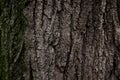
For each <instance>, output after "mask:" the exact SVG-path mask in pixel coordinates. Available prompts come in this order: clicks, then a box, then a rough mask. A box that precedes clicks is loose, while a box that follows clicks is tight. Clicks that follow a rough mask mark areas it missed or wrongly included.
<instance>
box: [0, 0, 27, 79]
mask: <svg viewBox="0 0 120 80" xmlns="http://www.w3.org/2000/svg"><path fill="white" fill-rule="evenodd" d="M25 3H27V1H26V0H0V80H21V78H22V76H23V73H24V69H25V65H24V58H25V54H26V46H25V43H24V35H25V31H26V28H27V19H26V17H25V16H24V14H23V10H24V8H25V7H26V6H25Z"/></svg>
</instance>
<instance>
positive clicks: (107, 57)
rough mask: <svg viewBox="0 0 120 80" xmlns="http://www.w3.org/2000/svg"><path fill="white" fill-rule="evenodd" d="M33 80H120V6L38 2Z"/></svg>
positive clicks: (100, 1)
mask: <svg viewBox="0 0 120 80" xmlns="http://www.w3.org/2000/svg"><path fill="white" fill-rule="evenodd" d="M26 14H27V17H28V20H29V29H28V31H27V40H28V43H29V51H28V53H29V57H28V62H29V63H28V64H29V72H28V74H29V76H28V77H29V78H30V79H29V80H120V1H119V0H33V1H30V5H29V7H28V8H27V9H26Z"/></svg>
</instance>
